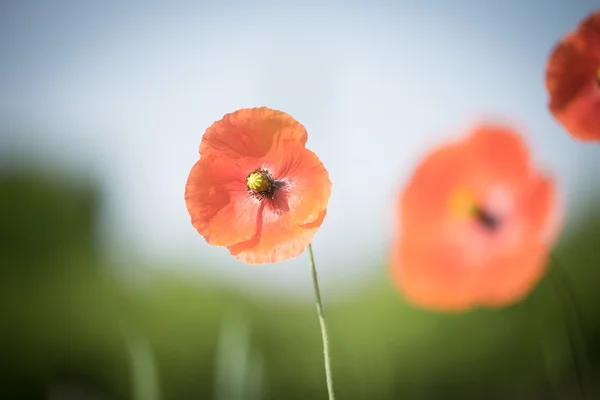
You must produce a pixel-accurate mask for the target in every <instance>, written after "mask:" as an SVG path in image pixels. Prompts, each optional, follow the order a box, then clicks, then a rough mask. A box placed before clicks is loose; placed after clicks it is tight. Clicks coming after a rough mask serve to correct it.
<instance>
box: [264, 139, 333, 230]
mask: <svg viewBox="0 0 600 400" xmlns="http://www.w3.org/2000/svg"><path fill="white" fill-rule="evenodd" d="M264 162H265V165H266V166H267V168H269V169H270V170H271V172H272V174H273V178H274V179H275V180H276V181H280V182H282V183H283V186H282V187H281V188H280V193H281V195H282V197H283V195H285V203H286V204H285V208H286V209H288V210H289V212H290V213H291V214H292V221H293V222H294V223H295V224H307V223H310V222H313V221H315V220H317V219H318V218H319V217H320V215H321V212H322V211H323V210H325V209H326V208H327V203H328V202H329V197H330V195H331V181H330V180H329V172H327V170H326V169H325V167H324V166H323V163H321V160H319V157H317V155H316V154H315V153H313V152H312V151H310V150H308V149H306V148H304V147H303V146H301V145H299V144H298V143H297V142H294V141H290V140H287V141H282V143H281V145H280V146H279V148H278V149H277V150H276V151H272V152H271V153H269V155H268V156H267V157H266V158H265V161H264Z"/></svg>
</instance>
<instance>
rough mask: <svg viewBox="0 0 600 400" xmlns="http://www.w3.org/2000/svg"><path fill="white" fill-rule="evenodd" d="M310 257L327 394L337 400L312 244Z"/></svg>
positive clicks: (309, 252)
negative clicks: (321, 340)
mask: <svg viewBox="0 0 600 400" xmlns="http://www.w3.org/2000/svg"><path fill="white" fill-rule="evenodd" d="M308 256H309V258H310V270H311V272H312V281H313V286H314V288H315V296H316V298H317V314H319V323H320V324H321V336H322V337H323V356H324V358H325V376H326V378H327V392H328V393H329V400H335V394H334V393H333V378H332V376H331V357H330V355H329V337H328V335H327V326H326V325H325V314H324V313H323V302H322V300H321V291H320V290H319V280H318V279H317V268H316V267H315V257H314V255H313V251H312V244H309V245H308Z"/></svg>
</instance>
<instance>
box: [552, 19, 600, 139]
mask: <svg viewBox="0 0 600 400" xmlns="http://www.w3.org/2000/svg"><path fill="white" fill-rule="evenodd" d="M546 89H547V90H548V93H549V95H550V104H549V108H550V111H551V112H552V114H553V115H554V117H555V118H556V119H557V120H558V121H559V122H560V123H561V124H562V125H563V126H564V127H565V129H566V130H567V131H568V132H569V133H570V134H571V135H572V136H573V137H575V138H577V139H579V140H582V141H595V140H600V11H596V12H594V13H592V14H591V15H590V16H588V17H587V18H586V19H585V20H584V21H583V22H581V24H580V25H579V26H578V27H577V29H576V30H575V31H574V32H572V33H570V34H568V35H567V36H566V37H565V38H564V39H563V40H562V41H561V42H559V43H558V45H557V46H556V48H555V49H554V50H553V52H552V55H551V56H550V59H549V61H548V65H547V70H546Z"/></svg>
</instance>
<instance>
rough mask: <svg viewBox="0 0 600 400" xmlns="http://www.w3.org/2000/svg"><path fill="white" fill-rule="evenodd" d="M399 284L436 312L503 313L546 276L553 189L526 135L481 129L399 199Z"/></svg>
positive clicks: (428, 167)
mask: <svg viewBox="0 0 600 400" xmlns="http://www.w3.org/2000/svg"><path fill="white" fill-rule="evenodd" d="M398 209H399V215H398V217H399V219H398V223H397V226H396V228H397V229H398V231H397V233H396V235H397V236H396V238H395V241H394V243H393V250H392V263H391V272H392V277H393V281H394V283H395V284H396V285H397V286H398V287H399V289H400V290H401V292H402V293H403V294H404V296H405V297H406V298H407V299H408V300H409V301H411V302H413V303H415V304H417V305H420V306H423V307H429V308H434V309H439V310H455V311H460V310H465V309H468V308H471V307H475V306H487V307H501V306H504V305H508V304H510V303H513V302H516V301H518V300H519V299H521V298H523V297H524V296H525V295H526V294H527V293H528V292H529V290H530V289H531V288H532V287H533V286H534V285H535V284H536V283H537V281H538V280H539V279H540V277H541V276H542V275H543V273H544V270H545V267H546V261H547V257H548V252H549V249H550V247H551V246H552V245H553V244H554V241H555V240H556V238H557V236H558V232H559V229H558V228H559V223H558V222H559V218H557V217H558V216H559V214H558V209H559V208H558V206H557V194H556V188H555V184H554V183H553V181H552V180H551V179H549V178H548V177H546V176H544V175H543V174H541V173H540V172H538V171H537V170H535V169H534V168H533V167H532V165H531V164H530V159H529V151H528V149H527V147H526V145H525V143H524V141H523V140H522V139H521V137H520V136H519V133H518V132H517V131H515V130H513V129H512V128H510V127H507V126H502V125H493V124H483V125H479V126H476V127H474V128H473V129H472V131H471V132H469V134H468V135H467V136H466V137H464V138H462V139H461V140H459V141H457V142H454V143H450V144H447V145H444V146H442V147H439V148H437V149H435V150H433V151H432V152H431V153H430V154H429V155H427V157H425V159H424V160H423V161H422V162H421V163H420V164H419V165H418V167H417V169H416V171H415V172H414V175H413V176H412V178H411V179H410V181H409V183H408V184H407V186H406V187H405V188H404V190H403V192H402V193H401V196H400V197H399V201H398Z"/></svg>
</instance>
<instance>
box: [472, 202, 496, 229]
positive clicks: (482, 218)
mask: <svg viewBox="0 0 600 400" xmlns="http://www.w3.org/2000/svg"><path fill="white" fill-rule="evenodd" d="M472 214H473V216H474V217H475V219H476V220H477V222H479V223H481V225H483V226H484V227H486V228H487V229H489V230H491V231H493V230H496V229H497V228H498V226H499V225H500V218H498V217H496V216H495V215H492V214H491V213H490V212H488V211H487V210H484V209H483V208H480V207H477V206H475V207H473V209H472Z"/></svg>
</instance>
